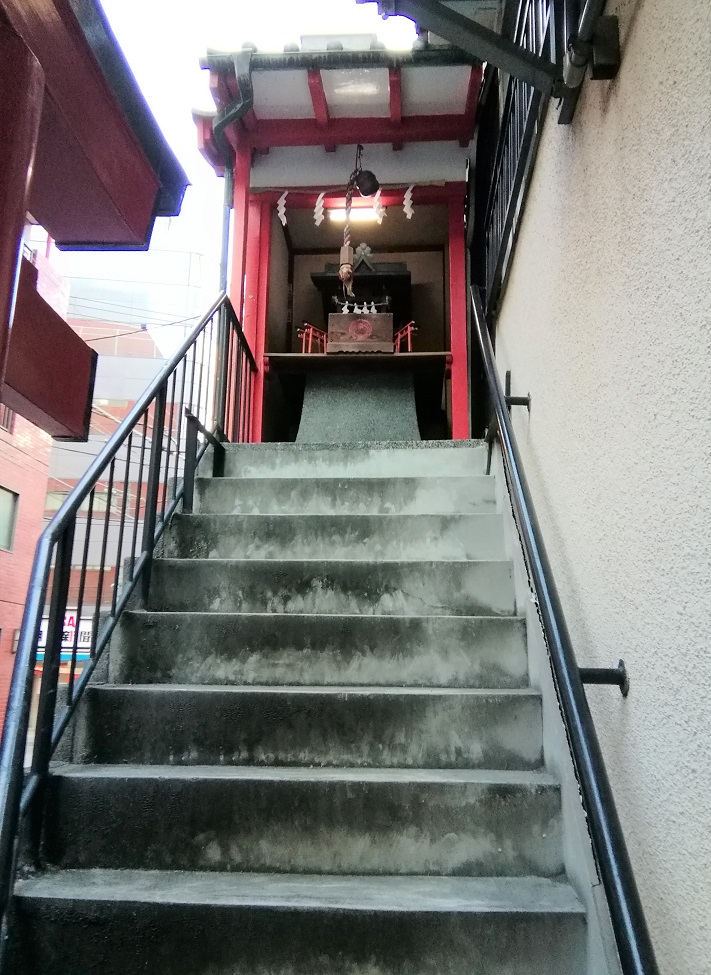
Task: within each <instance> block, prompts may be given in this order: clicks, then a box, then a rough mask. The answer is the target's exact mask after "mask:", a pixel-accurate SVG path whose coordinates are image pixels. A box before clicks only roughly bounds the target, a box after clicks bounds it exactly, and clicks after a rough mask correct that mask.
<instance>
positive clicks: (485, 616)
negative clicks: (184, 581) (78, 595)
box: [124, 559, 525, 626]
mask: <svg viewBox="0 0 711 975" xmlns="http://www.w3.org/2000/svg"><path fill="white" fill-rule="evenodd" d="M174 561H176V562H189V561H191V560H190V559H175V560H174ZM201 561H203V562H219V561H227V562H229V561H231V560H230V559H222V560H221V559H202V560H201ZM242 561H251V560H248V559H244V560H242ZM262 561H265V562H270V561H273V560H271V559H263V560H262ZM124 616H132V617H135V618H139V619H145V620H149V619H150V617H154V616H159V617H161V618H165V619H170V618H174V619H175V620H176V622H177V621H178V620H179V619H180V618H181V617H183V616H206V617H209V618H210V619H212V620H214V619H217V618H219V617H221V616H222V617H225V618H232V619H234V618H236V617H237V618H239V619H241V620H248V619H259V620H268V621H269V623H270V625H272V624H273V623H275V622H276V621H277V620H279V619H283V620H284V621H285V622H286V621H288V622H292V621H293V620H317V621H318V622H319V623H321V622H322V621H325V620H343V621H344V622H348V621H349V620H358V621H361V620H369V621H373V620H377V621H378V622H381V621H383V620H385V624H382V625H390V624H391V623H396V622H397V621H398V620H403V621H404V620H406V621H407V622H408V623H413V622H414V623H420V622H421V623H422V624H426V623H428V622H434V623H435V625H442V624H444V623H446V622H447V620H451V621H452V622H456V623H462V624H464V623H466V622H467V621H470V622H472V623H479V622H486V621H487V620H488V621H491V622H495V624H501V623H503V624H509V625H513V624H517V625H520V624H521V623H522V622H523V621H525V616H519V615H516V614H515V613H510V614H508V615H507V616H497V615H496V614H495V613H480V614H478V615H476V616H475V615H471V614H470V615H468V616H465V615H462V616H456V615H454V614H453V613H450V614H449V615H445V614H444V613H443V614H442V615H441V616H434V615H432V616H425V615H422V616H408V615H407V614H405V613H401V614H396V613H392V614H390V615H388V616H364V615H363V614H362V613H258V612H244V613H242V612H238V611H237V610H224V609H223V610H219V611H218V610H209V609H127V610H125V611H124ZM366 625H367V626H368V625H372V626H377V625H378V623H373V622H369V623H366Z"/></svg>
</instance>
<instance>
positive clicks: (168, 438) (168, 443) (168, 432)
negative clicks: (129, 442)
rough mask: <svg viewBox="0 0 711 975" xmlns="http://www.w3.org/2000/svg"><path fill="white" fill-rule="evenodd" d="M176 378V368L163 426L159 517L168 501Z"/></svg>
mask: <svg viewBox="0 0 711 975" xmlns="http://www.w3.org/2000/svg"><path fill="white" fill-rule="evenodd" d="M177 379H178V373H177V371H176V370H173V376H172V383H171V389H170V400H169V402H170V409H169V410H168V423H167V425H166V428H165V474H164V475H163V490H162V492H161V502H160V516H161V519H163V518H165V506H166V503H167V501H168V473H169V471H170V454H171V448H172V446H173V412H174V410H175V387H176V382H177ZM166 386H167V384H166Z"/></svg>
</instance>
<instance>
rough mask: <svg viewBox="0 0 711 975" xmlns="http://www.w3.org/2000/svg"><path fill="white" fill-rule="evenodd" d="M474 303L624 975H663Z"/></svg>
mask: <svg viewBox="0 0 711 975" xmlns="http://www.w3.org/2000/svg"><path fill="white" fill-rule="evenodd" d="M471 298H472V321H473V324H474V330H475V332H476V335H477V339H478V341H479V348H480V350H481V357H482V362H483V366H484V374H485V376H486V381H487V385H488V390H489V395H490V398H491V403H492V406H493V412H494V418H495V424H496V433H497V435H498V439H499V443H500V445H501V451H502V455H503V460H504V467H505V471H506V476H507V481H508V485H509V492H510V497H511V505H512V508H513V513H514V517H515V519H516V525H517V528H518V531H519V535H520V538H521V544H522V546H523V552H524V556H525V559H526V563H527V566H528V571H529V573H530V577H531V581H532V584H533V588H534V591H535V594H536V597H537V603H538V609H539V612H540V617H541V622H542V625H543V632H544V636H545V639H546V644H547V647H548V654H549V656H550V662H551V667H552V670H553V675H554V678H555V681H554V683H555V686H556V693H557V695H558V701H559V703H560V708H561V712H562V715H563V721H564V723H565V727H566V731H567V734H568V740H569V742H570V749H571V753H572V757H573V763H574V766H575V771H576V775H577V778H578V783H579V785H580V791H581V795H582V800H583V805H584V808H585V812H586V814H587V821H588V827H589V831H590V837H591V840H592V847H593V852H594V855H595V861H596V863H597V867H598V871H599V873H600V878H601V880H602V884H603V887H604V890H605V894H606V896H607V902H608V907H609V910H610V918H611V920H612V927H613V931H614V934H615V940H616V943H617V950H618V953H619V957H620V963H621V966H622V971H623V973H624V975H659V969H658V967H657V962H656V959H655V956H654V948H653V946H652V940H651V938H650V935H649V929H648V927H647V922H646V920H645V917H644V910H643V908H642V902H641V899H640V896H639V891H638V890H637V884H636V881H635V878H634V873H633V871H632V864H631V863H630V858H629V854H628V852H627V845H626V843H625V839H624V835H623V832H622V826H621V823H620V819H619V816H618V813H617V809H616V807H615V801H614V798H613V795H612V788H611V786H610V781H609V778H608V775H607V771H606V769H605V761H604V759H603V755H602V749H601V748H600V743H599V741H598V737H597V733H596V731H595V724H594V722H593V718H592V714H591V713H590V708H589V705H588V702H587V698H586V696H585V690H584V687H583V684H582V681H581V678H580V670H579V667H578V664H577V662H576V659H575V653H574V650H573V644H572V641H571V638H570V634H569V632H568V627H567V624H566V622H565V616H564V614H563V607H562V605H561V602H560V597H559V596H558V591H557V588H556V585H555V580H554V578H553V572H552V570H551V566H550V562H549V560H548V555H547V554H546V549H545V545H544V543H543V537H542V534H541V529H540V526H539V524H538V519H537V517H536V513H535V509H534V507H533V501H532V498H531V491H530V489H529V487H528V482H527V480H526V475H525V473H524V469H523V464H522V461H521V455H520V453H519V449H518V445H517V443H516V438H515V436H514V432H513V425H512V423H511V418H510V416H509V411H508V409H507V406H506V400H505V396H504V392H503V390H502V388H501V382H500V380H499V376H498V373H497V370H496V362H495V359H494V352H493V349H492V345H491V338H490V336H489V332H488V329H487V326H486V322H485V318H484V311H483V308H482V304H481V300H480V298H479V294H478V292H477V290H476V288H472V289H471Z"/></svg>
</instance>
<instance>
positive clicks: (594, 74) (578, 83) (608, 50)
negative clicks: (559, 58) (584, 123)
mask: <svg viewBox="0 0 711 975" xmlns="http://www.w3.org/2000/svg"><path fill="white" fill-rule="evenodd" d="M579 7H580V4H579V3H578V0H566V18H565V20H566V23H565V32H566V51H565V58H564V62H563V81H564V82H565V89H564V93H563V96H562V98H561V101H560V110H559V112H558V124H559V125H570V123H571V122H572V121H573V116H574V115H575V108H576V106H577V104H578V98H579V97H580V92H581V90H582V87H583V81H584V79H585V74H586V72H587V69H588V65H590V78H591V79H592V80H593V81H605V80H610V79H612V78H614V77H616V75H617V72H618V70H619V67H620V60H621V54H620V25H619V20H618V18H617V17H614V16H603V15H602V11H603V9H604V7H605V0H584V2H583V3H582V10H581V11H580V16H579V17H574V15H573V10H574V9H575V8H579ZM571 8H573V9H571ZM575 12H577V9H576V10H575Z"/></svg>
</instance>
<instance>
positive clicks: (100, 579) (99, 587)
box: [91, 457, 116, 657]
mask: <svg viewBox="0 0 711 975" xmlns="http://www.w3.org/2000/svg"><path fill="white" fill-rule="evenodd" d="M115 467H116V458H115V457H114V458H112V460H111V463H110V464H109V481H108V484H107V487H106V509H105V511H104V534H103V537H102V539H101V556H100V557H99V574H98V576H97V580H96V603H95V605H94V620H93V625H92V636H91V656H92V657H93V656H94V646H95V644H96V634H97V633H98V632H99V618H100V616H101V600H102V597H103V595H104V570H105V568H106V548H107V545H108V541H109V525H110V523H111V519H110V515H111V496H112V493H113V488H114V470H115Z"/></svg>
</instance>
